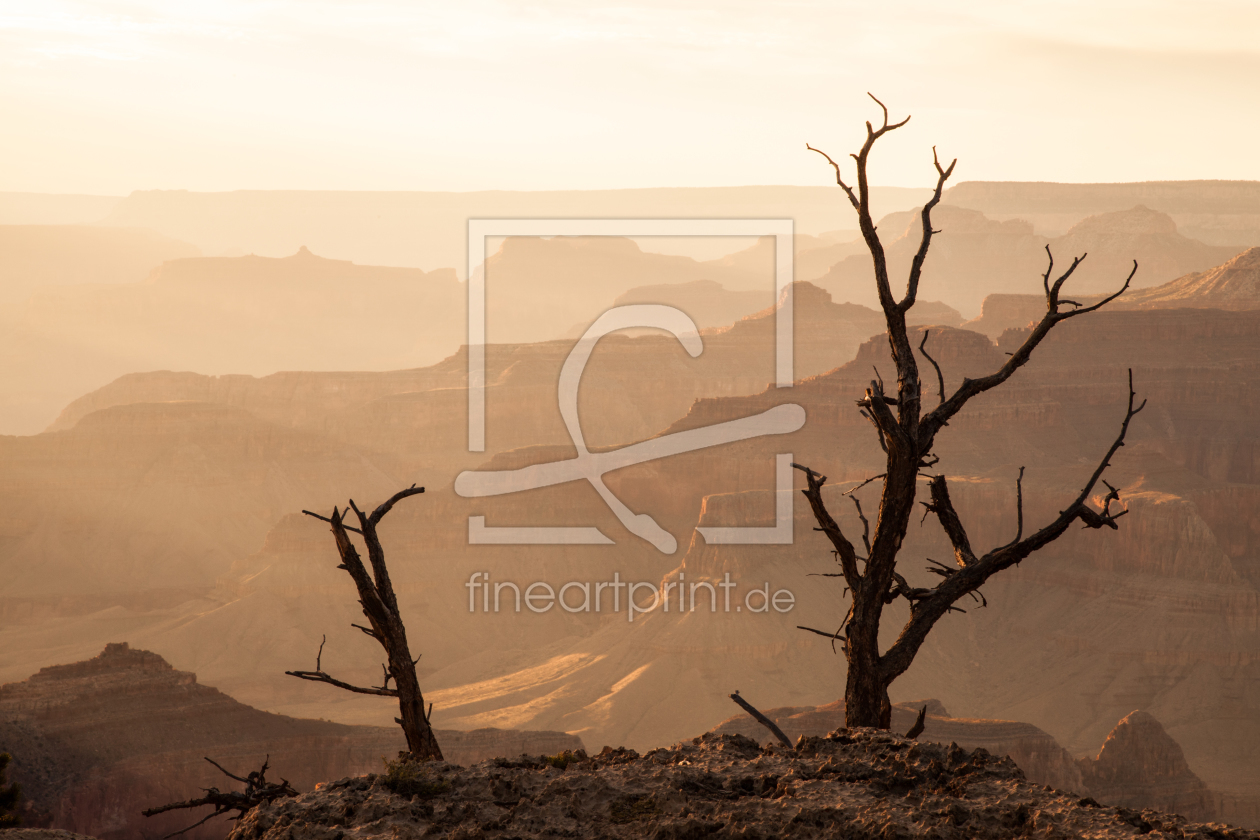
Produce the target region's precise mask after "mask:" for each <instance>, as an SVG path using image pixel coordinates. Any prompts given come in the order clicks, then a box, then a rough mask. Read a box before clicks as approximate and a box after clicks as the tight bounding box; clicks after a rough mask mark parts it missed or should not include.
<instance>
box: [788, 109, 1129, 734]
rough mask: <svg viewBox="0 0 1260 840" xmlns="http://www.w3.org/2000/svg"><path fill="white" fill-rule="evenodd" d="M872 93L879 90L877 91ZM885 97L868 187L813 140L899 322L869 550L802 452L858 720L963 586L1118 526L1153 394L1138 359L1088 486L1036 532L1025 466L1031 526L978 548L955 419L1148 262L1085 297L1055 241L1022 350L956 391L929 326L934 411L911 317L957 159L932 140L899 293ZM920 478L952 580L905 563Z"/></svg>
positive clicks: (969, 589) (886, 711)
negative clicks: (1118, 473)
mask: <svg viewBox="0 0 1260 840" xmlns="http://www.w3.org/2000/svg"><path fill="white" fill-rule="evenodd" d="M871 98H872V99H875V98H874V97H873V96H872V97H871ZM875 102H876V103H877V104H878V105H879V107H880V109H881V110H882V111H883V123H882V125H881V126H880V127H879V128H875V127H874V126H872V125H871V123H869V122H868V123H867V124H866V141H865V143H863V145H862V148H861V150H860V151H859V152H858V153H857V154H854V155H851V157H852V158H853V159H854V160H855V161H856V163H857V186H856V189H854V188H853V187H851V186H849V184H847V183H846V182H845V180H844V177H843V175H842V173H841V168H840V165H839V164H838V163H836V161H834V160H832V158H831V157H830V156H829V155H827V154H826V153H825V152H822V151H819V150H818V149H815V148H813V147H812V146H809V145H808V144H807V145H806V148H807V149H809V150H810V151H814V152H818V154H820V155H822V156H823V157H824V158H826V160H827V162H828V163H829V164H830V165H831V167H832V168H833V169H834V170H835V175H836V183H837V184H838V185H839V186H840V187H841V188H842V189H843V190H844V192H845V195H847V196H848V199H849V202H850V203H851V204H852V205H853V208H854V210H856V211H857V216H858V225H859V227H860V228H861V232H862V237H863V239H864V240H865V242H866V246H867V249H868V250H869V251H870V254H871V260H872V263H873V266H874V270H875V285H876V289H877V292H878V294H879V302H880V307H881V308H882V310H883V313H884V320H885V323H886V324H887V328H888V343H889V346H890V347H891V350H892V357H893V362H894V363H895V364H896V366H897V390H896V393H895V394H893V395H889V394H887V393H885V391H884V383H883V382H882V381H881V380H879V379H876V380H874V381H872V382H871V383H870V385H869V387H867V389H866V393H865V395H864V396H863V397H862V398H861V399H859V400H858V401H857V405H858V408H859V411H860V412H861V413H862V415H863V416H865V417H866V418H867V420H869V421H870V423H871V424H872V425H873V426H874V427H875V432H876V435H877V437H878V441H879V445H880V447H881V448H882V449H883V450H884V452H885V453H886V455H887V461H886V463H887V468H886V469H885V471H884V474H883V475H881V476H878V478H879V479H882V481H883V486H882V492H881V495H880V503H879V512H878V514H877V516H876V521H875V533H874V536H873V537H872V536H870V534H869V522H868V521H867V520H866V517H865V516H863V515H862V512H861V506H860V505H859V506H858V515H859V517H860V518H861V521H862V523H863V526H864V533H863V536H862V543H863V545H862V548H863V551H864V552H865V553H864V554H859V552H858V549H857V548H856V547H855V546H854V545H853V543H852V542H850V540H849V539H848V537H847V536H846V535H845V534H844V532H843V531H842V530H841V528H840V526H839V524H837V522H836V521H835V519H834V518H833V517H832V516H831V514H830V513H829V512H828V511H827V507H826V505H825V504H824V503H823V498H822V492H821V491H822V487H823V484H824V483H825V482H826V480H827V478H826V476H823V475H820V474H819V473H817V472H815V471H813V470H811V469H809V468H808V467H805V466H802V465H799V464H793V466H794V467H796V468H797V469H799V470H801V471H802V472H803V473H804V474H805V481H806V489H805V490H804V491H803V492H804V494H805V498H806V499H808V500H809V504H810V508H811V509H812V511H813V514H814V517H815V519H816V520H817V521H818V526H819V527H818V530H820V531H821V532H822V533H823V534H824V535H825V536H826V537H827V539H828V540H829V541H830V542H831V547H832V549H833V550H834V552H835V554H836V558H837V560H838V562H839V565H840V569H841V573H842V576H843V578H844V582H845V584H846V588H847V591H848V592H849V593H851V594H852V603H851V605H850V606H849V608H848V612H847V614H846V615H845V618H844V620H843V621H842V622H841V623H840V627H839V629H837V630H836V632H835V633H827V632H824V631H821V630H815V629H813V628H801V629H805V630H809V631H810V632H813V633H817V634H819V635H822V636H827V637H829V638H831V639H832V644H833V645H834V643H835V641H837V640H838V641H840V642H841V643H842V644H843V646H844V654H845V657H846V659H847V661H848V676H847V681H846V685H845V694H844V699H845V720H846V723H847V724H848V725H849V726H870V727H878V728H881V729H887V728H888V727H889V724H890V719H891V715H892V707H891V704H890V703H889V700H888V687H889V685H890V684H891V683H892V682H893V681H894V680H895V679H897V677H899V676H900V675H901V674H903V673H905V671H906V669H907V668H909V667H910V663H911V662H912V661H913V660H914V656H915V654H916V653H917V652H918V650H919V647H920V646H921V645H922V644H923V641H924V639H925V638H926V637H927V634H928V632H929V631H930V630H931V629H932V627H933V625H935V623H936V622H937V620H938V619H940V618H941V616H943V615H945V614H946V613H947V612H949V611H951V610H959V608H958V607H956V606H954V605H955V603H956V602H957V601H958V600H959V599H960V598H963V597H967V596H970V597H972V598H976V597H980V598H983V596H980V595H979V593H978V590H979V588H980V587H981V586H982V585H983V584H984V583H985V581H987V580H988V579H989V578H990V577H992V576H993V575H995V574H997V573H998V572H1000V571H1002V570H1003V569H1007V568H1010V567H1011V566H1013V565H1015V564H1016V563H1019V562H1020V561H1021V560H1023V559H1025V558H1026V557H1028V556H1029V555H1030V554H1032V553H1033V552H1034V551H1037V550H1038V549H1040V548H1042V547H1044V546H1046V545H1048V544H1049V543H1051V542H1053V541H1054V540H1055V539H1057V538H1058V537H1059V536H1061V535H1062V534H1063V533H1064V532H1065V531H1066V530H1067V529H1068V527H1069V526H1070V525H1071V524H1072V523H1074V522H1077V521H1079V522H1081V523H1082V524H1083V525H1084V526H1085V527H1087V528H1102V527H1108V528H1115V527H1116V520H1117V519H1119V518H1120V517H1121V516H1123V515H1124V514H1125V512H1126V511H1125V510H1123V509H1121V510H1117V511H1112V510H1111V505H1112V503H1115V502H1119V500H1120V493H1119V491H1118V490H1117V489H1116V488H1114V487H1112V486H1111V485H1110V484H1107V483H1106V482H1105V481H1103V480H1102V476H1103V472H1104V471H1105V470H1106V469H1107V467H1108V466H1109V465H1110V463H1111V458H1112V457H1113V456H1114V455H1115V454H1116V452H1117V450H1119V448H1120V447H1121V446H1123V445H1124V438H1125V435H1126V434H1127V433H1128V430H1129V423H1130V421H1132V419H1133V417H1134V415H1136V414H1137V413H1138V412H1139V411H1141V410H1142V407H1143V406H1144V405H1145V402H1143V403H1142V404H1140V405H1135V399H1136V394H1135V393H1134V391H1133V374H1132V371H1130V373H1129V404H1128V409H1127V411H1126V412H1125V416H1124V420H1123V422H1122V423H1121V424H1120V431H1119V434H1118V435H1117V436H1116V438H1115V440H1114V441H1113V442H1112V444H1111V447H1110V448H1109V449H1108V450H1107V453H1106V455H1104V456H1103V458H1102V460H1101V461H1100V462H1099V464H1098V467H1097V468H1096V469H1095V470H1094V472H1093V474H1092V475H1091V476H1090V477H1089V480H1088V482H1087V483H1086V484H1085V486H1084V488H1083V489H1082V490H1081V492H1080V493H1079V494H1078V495H1077V496H1076V498H1075V499H1073V500H1072V501H1071V502H1070V503H1069V504H1068V505H1067V506H1066V507H1065V508H1064V509H1063V511H1062V512H1061V513H1060V514H1059V516H1058V518H1056V519H1055V520H1054V521H1053V522H1051V523H1050V524H1048V525H1046V526H1045V527H1043V528H1041V529H1040V530H1038V531H1036V532H1035V533H1033V534H1030V535H1029V536H1024V517H1023V470H1022V469H1021V470H1020V477H1019V479H1018V480H1017V482H1016V489H1017V495H1018V500H1017V507H1018V511H1017V512H1018V517H1019V528H1018V532H1017V533H1016V535H1015V539H1013V540H1012V541H1011V542H1009V543H1007V544H1005V545H1002V546H998V547H997V548H994V549H992V550H990V551H988V552H986V553H983V554H979V555H978V554H977V553H976V551H975V550H974V548H973V547H972V544H971V539H970V538H969V537H968V535H967V530H966V528H965V527H964V525H963V523H962V520H961V519H960V518H959V516H958V513H957V511H955V509H954V506H953V503H952V501H951V500H950V495H949V486H948V484H947V482H946V479H945V476H944V475H931V474H928V473H926V472H925V471H926V470H930V469H931V468H932V466H934V465H935V464H936V463H937V458H936V456H935V455H933V454H932V452H933V445H934V443H935V441H936V435H937V433H939V432H940V431H941V429H943V428H944V427H945V426H946V425H948V424H949V421H950V420H951V419H952V418H953V417H954V416H955V415H957V414H958V412H959V411H960V410H961V409H962V408H963V406H965V405H966V404H967V402H968V401H969V400H971V399H972V398H974V397H976V396H978V395H979V394H983V393H984V392H986V391H989V390H991V389H993V388H996V387H998V386H999V385H1001V384H1002V383H1004V382H1006V380H1008V379H1009V378H1010V377H1011V375H1012V374H1014V373H1015V371H1017V370H1018V369H1019V368H1020V367H1022V366H1023V365H1024V364H1026V363H1027V362H1028V360H1029V358H1030V357H1031V355H1032V352H1033V350H1034V349H1036V347H1037V345H1039V344H1040V343H1041V342H1042V340H1043V339H1044V338H1045V337H1046V335H1047V334H1049V332H1050V330H1052V329H1053V328H1054V327H1055V326H1057V325H1058V324H1060V323H1062V322H1063V321H1066V320H1068V319H1069V318H1075V317H1077V316H1079V315H1084V314H1086V313H1087V312H1093V311H1094V310H1096V309H1099V308H1101V307H1102V306H1104V305H1106V304H1107V303H1110V302H1111V301H1113V300H1115V299H1116V298H1117V297H1119V296H1120V295H1121V294H1122V293H1123V292H1124V291H1125V289H1127V288H1128V287H1129V283H1130V281H1131V280H1132V279H1133V275H1134V273H1135V272H1136V271H1137V262H1136V261H1135V262H1134V263H1133V270H1132V271H1130V272H1129V276H1128V278H1127V279H1126V280H1125V281H1124V284H1123V285H1122V286H1121V287H1120V290H1119V291H1117V292H1116V293H1115V294H1113V295H1110V296H1109V297H1107V298H1105V299H1103V300H1102V301H1100V302H1098V303H1095V304H1093V305H1092V306H1082V305H1081V304H1079V303H1077V302H1076V301H1073V300H1069V299H1067V298H1065V297H1064V296H1063V286H1064V284H1065V283H1066V282H1067V281H1068V278H1070V277H1071V276H1072V274H1073V272H1074V271H1076V268H1077V266H1079V265H1080V264H1081V261H1082V260H1083V259H1085V255H1081V256H1079V257H1076V258H1075V259H1073V260H1072V264H1071V265H1070V266H1068V267H1067V269H1066V270H1064V271H1063V272H1062V273H1061V274H1060V275H1059V276H1058V277H1056V278H1055V279H1053V280H1051V277H1052V276H1053V273H1054V258H1053V256H1052V255H1051V254H1050V251H1049V248H1048V247H1047V249H1046V254H1047V256H1048V257H1049V265H1048V267H1047V268H1046V273H1045V275H1044V276H1043V277H1042V287H1043V290H1044V292H1045V296H1046V312H1045V314H1044V315H1043V316H1042V317H1041V320H1040V321H1038V322H1037V323H1036V324H1035V325H1034V326H1033V328H1032V331H1031V333H1030V334H1029V336H1028V338H1027V339H1026V340H1025V341H1024V343H1023V344H1022V345H1021V346H1020V347H1019V349H1018V350H1016V351H1015V352H1014V353H1012V354H1011V355H1010V358H1009V359H1008V360H1007V361H1006V364H1004V365H1003V366H1002V367H1001V369H999V370H997V371H995V372H993V373H992V374H989V375H988V376H984V377H982V378H980V379H964V380H963V381H962V384H961V385H960V386H959V387H958V388H957V389H956V390H955V391H954V392H953V393H952V394H948V395H947V394H946V391H945V381H944V376H943V375H942V374H941V370H940V367H939V365H937V363H936V362H935V361H934V360H933V359H932V358H931V357H930V356H928V355H927V353H926V349H925V348H926V343H927V333H925V334H924V336H923V341H922V342H921V343H920V350H923V351H924V357H925V358H927V359H928V361H929V362H931V363H932V366H933V368H934V369H935V374H936V375H935V377H934V378H935V380H936V382H934V383H932V384H934V385H936V390H937V392H938V393H937V395H938V404H937V406H936V407H935V408H934V409H932V410H930V411H925V410H924V407H923V405H922V384H923V383H922V382H921V381H920V378H919V368H918V363H917V361H916V360H915V357H914V352H913V347H912V345H911V342H910V336H909V333H908V331H907V329H906V313H907V312H909V310H910V308H911V307H913V306H914V304H915V300H916V298H917V296H918V292H919V281H920V277H921V275H922V271H923V262H924V260H925V259H926V258H927V254H928V248H929V247H930V245H931V243H932V237H933V235H935V234H937V233H939V232H940V231H937V230H933V228H932V210H933V209H934V208H935V207H936V206H937V205H938V204H939V203H940V201H941V194H942V191H943V190H944V187H945V182H946V181H947V180H948V179H949V177H950V175H951V174H952V173H953V171H954V163H956V161H955V162H952V163H950V164H949V166H948V167H944V166H942V165H941V162H940V159H939V158H938V157H937V155H936V150H935V149H933V150H932V160H933V164H934V165H935V167H936V174H937V178H936V189H935V191H934V192H933V194H932V197H931V199H929V200H928V202H927V203H926V204H924V206H923V209H922V211H921V213H920V215H921V221H922V225H923V230H922V239H921V240H920V242H919V247H918V250H917V252H916V253H915V255H914V259H913V261H912V262H911V265H910V271H909V276H908V277H907V282H906V293H905V296H904V297H902V298H901V299H900V300H898V299H897V298H896V297H894V295H893V291H892V286H891V284H890V282H889V277H888V263H887V259H886V256H885V253H884V246H883V244H882V243H881V242H880V239H879V235H878V234H877V233H876V230H875V223H874V220H873V219H872V218H871V210H870V187H869V184H868V181H867V162H868V159H869V157H870V153H871V149H872V147H873V146H874V145H875V142H876V141H877V140H879V139H880V138H881V137H883V136H884V135H885V134H887V133H888V132H890V131H894V130H896V129H898V128H900V127H901V126H903V125H905V124H906V122H907V121H908V120H909V119H910V118H909V117H907V118H906V119H905V120H902V121H901V122H899V123H892V124H890V123H889V122H888V109H887V108H885V107H884V104H883V103H882V102H880V101H879V100H878V99H875ZM920 478H924V479H926V480H927V482H928V491H929V498H930V501H929V502H926V503H923V504H924V505H925V507H926V508H927V512H930V513H932V514H935V516H936V517H937V519H938V520H939V521H940V523H941V525H942V527H943V528H944V529H945V533H946V535H947V536H948V537H949V540H950V544H951V545H952V546H953V549H954V561H955V565H954V566H945V565H943V564H936V566H935V567H933V568H930V569H929V571H932V572H934V573H935V574H937V575H940V577H941V578H942V579H941V582H940V583H938V584H937V585H936V586H934V587H930V588H924V587H912V586H910V585H909V583H908V582H907V581H906V579H905V578H904V577H903V576H902V575H901V574H899V573H898V572H897V559H898V555H899V553H900V551H901V545H902V541H903V540H904V539H905V536H906V530H907V527H908V526H909V522H910V517H911V515H912V513H913V511H914V507H915V495H916V491H917V489H918V487H917V485H918V481H919V479H920ZM872 480H874V479H872ZM1100 482H1101V483H1102V484H1104V485H1105V486H1106V487H1107V489H1108V491H1109V492H1108V494H1107V495H1106V497H1105V498H1104V499H1103V501H1102V507H1101V510H1098V509H1096V508H1095V507H1094V506H1092V505H1091V504H1090V497H1091V494H1092V493H1093V491H1094V487H1095V486H1096V485H1098V484H1099V483H1100ZM850 498H853V500H854V503H855V504H856V503H857V500H856V498H854V497H852V496H850ZM925 515H926V514H925ZM897 598H905V599H906V600H907V601H908V602H909V604H910V618H909V620H908V621H907V622H906V624H905V625H904V626H903V627H902V630H901V634H900V636H899V637H898V639H897V641H896V642H895V643H894V644H893V645H892V647H890V648H889V649H888V650H886V651H884V652H882V653H881V652H880V650H879V626H880V619H881V617H882V615H883V609H884V606H885V605H887V604H890V603H892V602H893V601H894V600H895V599H897Z"/></svg>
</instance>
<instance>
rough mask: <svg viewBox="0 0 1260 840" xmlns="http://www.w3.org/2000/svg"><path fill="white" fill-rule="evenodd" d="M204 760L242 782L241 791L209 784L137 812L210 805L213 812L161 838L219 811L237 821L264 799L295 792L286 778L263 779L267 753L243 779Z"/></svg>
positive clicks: (177, 832) (195, 825)
mask: <svg viewBox="0 0 1260 840" xmlns="http://www.w3.org/2000/svg"><path fill="white" fill-rule="evenodd" d="M206 761H208V762H210V763H211V764H213V765H214V766H215V767H218V768H219V771H220V772H221V773H223V775H225V776H227V777H228V778H230V779H236V781H238V782H244V784H245V790H244V791H240V792H237V791H233V790H229V791H221V790H219V789H218V788H213V787H212V788H202V790H203V791H205V794H206V795H205V796H202V797H199V798H197V799H189V800H188V801H187V802H172V803H170V804H169V805H160V806H158V807H157V808H149V809H147V810H145V811H141V812H140V813H142V814H144V815H145V816H146V817H154V816H157V815H158V814H165V813H166V812H167V811H177V810H181V809H184V808H201V807H204V806H206V805H213V806H214V811H213V812H212V813H209V814H207V815H206V816H205V817H203V818H202V819H200V820H198V821H197V822H195V823H193V824H192V825H190V826H188V827H187V828H181V829H180V830H179V831H172V832H171V833H170V834H168V835H166V837H163V838H162V840H168V838H170V837H175V836H176V835H179V834H183V833H185V832H188V831H192V830H193V829H194V828H196V827H197V826H199V825H204V824H205V823H206V822H208V821H209V820H212V819H214V818H215V817H217V816H219V815H220V814H226V813H227V812H229V811H236V816H235V817H232V819H233V820H239V819H240V818H241V817H243V816H245V815H246V814H247V813H249V811H250V810H251V809H253V808H255V807H257V806H259V805H262V804H263V803H265V802H273V801H275V800H277V799H282V798H284V797H287V796H297V795H298V794H297V791H296V790H294V789H293V786H292V785H290V784H289V780H288V779H281V780H280V781H279V782H268V781H267V766H268V762H270V761H271V756H267V757H266V758H265V759H263V765H262V767H261V768H260V769H258V770H255V771H254V772H252V773H250V774H249V775H248V776H245V777H243V778H242V777H241V776H238V775H236V774H235V773H229V772H228V771H227V770H224V769H223V766H222V765H220V764H219V763H218V762H217V761H215V760H214V759H212V758H207V759H206Z"/></svg>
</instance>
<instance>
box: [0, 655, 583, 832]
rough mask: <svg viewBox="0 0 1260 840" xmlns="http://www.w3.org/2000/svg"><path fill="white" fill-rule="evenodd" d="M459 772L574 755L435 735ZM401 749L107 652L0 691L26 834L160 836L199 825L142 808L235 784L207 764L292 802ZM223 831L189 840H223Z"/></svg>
mask: <svg viewBox="0 0 1260 840" xmlns="http://www.w3.org/2000/svg"><path fill="white" fill-rule="evenodd" d="M438 738H439V739H440V741H441V743H442V746H443V749H444V751H445V752H446V754H447V755H448V756H449V759H450V760H451V761H452V762H455V763H465V764H470V763H473V762H476V761H480V760H483V759H486V758H492V757H495V756H500V755H508V756H513V755H519V754H520V753H522V752H527V753H532V754H538V753H548V754H550V753H556V752H560V751H563V750H566V749H580V748H581V747H582V742H581V740H580V739H578V738H575V737H573V736H570V735H566V734H564V733H562V732H510V731H503V730H493V729H483V730H479V731H475V732H455V731H440V732H439V733H438ZM402 748H404V743H403V739H402V734H401V731H400V730H398V729H397V728H379V727H363V726H345V725H343V724H337V723H331V722H328V721H323V720H301V719H295V718H291V717H286V716H283V715H276V714H270V713H268V712H263V711H260V710H258V709H253V708H250V707H249V706H246V705H244V704H241V703H238V702H236V701H235V700H233V699H232V698H230V697H228V696H226V695H224V694H222V693H220V692H219V691H217V690H216V689H213V688H210V687H208V686H203V685H200V684H198V682H197V677H196V675H194V674H191V673H188V672H185V671H177V670H175V669H173V668H172V667H171V666H170V665H169V664H167V663H166V661H165V660H163V659H162V658H161V657H160V656H157V655H156V654H153V653H150V652H148V651H143V650H134V649H132V648H130V647H129V646H128V645H127V644H124V643H120V644H110V645H107V646H106V648H105V650H104V651H103V652H102V653H101V654H100V655H99V656H97V657H95V658H94V659H90V660H87V661H85V662H78V663H75V664H72V665H59V666H53V667H49V668H44V669H43V670H41V671H40V672H39V673H38V674H35V675H34V676H32V677H31V678H30V679H28V680H25V681H23V682H20V683H10V684H8V685H4V686H0V752H9V753H11V754H12V755H13V756H14V757H15V758H14V763H13V765H12V769H13V771H14V773H13V775H14V778H15V779H17V780H18V781H20V782H21V784H22V786H23V789H24V791H25V796H26V800H27V804H28V818H27V820H26V822H27V823H28V824H29V823H32V822H34V823H37V824H38V823H42V824H44V825H51V826H52V827H55V828H60V829H68V830H71V831H75V832H79V833H83V834H89V835H93V836H95V837H99V838H104V839H107V840H113V838H118V840H122V838H128V837H135V836H147V835H150V834H154V833H159V834H165V833H167V832H170V831H173V830H175V829H178V828H182V827H183V826H185V825H190V824H191V823H193V822H195V821H196V820H197V819H198V818H200V816H204V814H194V815H193V817H192V819H188V816H189V813H191V812H183V813H181V812H170V813H167V814H163V815H160V816H158V817H154V818H152V819H149V820H146V819H145V818H144V817H142V816H141V815H140V811H142V810H143V809H145V808H149V807H154V806H157V805H162V804H165V803H167V802H176V801H180V800H184V799H189V798H193V797H194V796H195V795H196V793H197V791H198V789H199V788H203V787H210V786H215V787H218V788H220V789H226V788H227V787H229V786H231V785H233V784H235V783H233V782H231V781H230V780H228V779H226V778H224V777H223V776H222V775H221V774H220V773H219V771H218V770H216V769H215V768H213V767H212V766H210V765H209V764H208V763H207V762H206V761H204V759H203V756H209V757H211V758H213V759H215V760H216V761H218V762H219V763H220V764H222V765H224V766H225V767H227V768H228V769H230V770H233V771H234V772H236V773H238V774H239V775H244V774H245V773H246V772H249V771H251V770H257V769H258V766H260V765H261V764H262V761H263V760H264V758H265V757H267V756H270V763H271V773H270V777H271V778H274V779H279V778H287V779H288V780H289V781H290V782H292V783H293V785H294V786H295V787H297V788H298V789H299V790H309V789H311V788H312V787H314V785H315V784H316V783H317V782H320V781H323V780H326V779H330V778H336V777H339V776H342V775H345V774H347V773H363V772H367V771H370V770H376V769H380V768H381V758H382V756H387V757H392V756H394V755H395V754H396V753H397V752H398V750H400V749H402ZM225 830H226V827H225V825H224V822H223V820H221V819H220V820H216V821H214V822H212V823H208V824H207V825H206V826H205V827H203V828H202V829H198V833H197V834H195V835H194V836H195V837H199V838H204V839H206V840H208V838H217V837H222V836H223V834H224V832H225Z"/></svg>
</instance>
